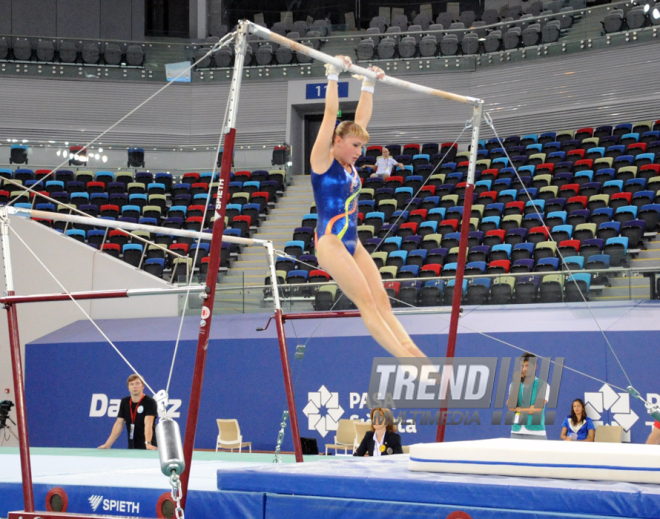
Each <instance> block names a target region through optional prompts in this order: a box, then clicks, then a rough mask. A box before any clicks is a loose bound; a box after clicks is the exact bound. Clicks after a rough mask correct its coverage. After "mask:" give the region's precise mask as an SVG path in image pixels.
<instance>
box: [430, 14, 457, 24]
mask: <svg viewBox="0 0 660 519" xmlns="http://www.w3.org/2000/svg"><path fill="white" fill-rule="evenodd" d="M435 23H439V24H440V25H442V26H443V27H449V26H450V25H451V24H452V23H454V15H452V14H451V13H447V12H445V13H440V14H439V15H438V17H437V18H436V20H435Z"/></svg>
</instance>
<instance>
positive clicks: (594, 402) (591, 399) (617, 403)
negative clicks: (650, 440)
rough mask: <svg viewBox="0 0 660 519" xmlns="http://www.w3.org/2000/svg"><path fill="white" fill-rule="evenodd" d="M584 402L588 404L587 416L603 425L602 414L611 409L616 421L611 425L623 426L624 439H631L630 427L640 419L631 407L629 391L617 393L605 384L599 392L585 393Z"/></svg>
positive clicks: (597, 423)
mask: <svg viewBox="0 0 660 519" xmlns="http://www.w3.org/2000/svg"><path fill="white" fill-rule="evenodd" d="M584 403H585V404H586V406H587V416H588V417H589V418H591V419H592V420H593V421H594V422H595V424H594V425H602V424H603V421H602V419H601V418H602V417H601V414H602V413H604V412H606V411H609V412H610V413H612V415H613V416H612V418H613V422H616V423H614V424H609V425H620V426H621V427H623V430H624V441H630V429H631V428H632V426H633V425H635V422H637V420H639V416H637V414H636V413H635V411H633V410H632V409H630V395H629V394H628V393H617V392H616V391H614V390H613V389H612V388H611V387H610V386H609V385H608V384H605V385H603V387H601V388H600V390H599V391H598V392H597V393H585V394H584ZM606 425H607V424H606Z"/></svg>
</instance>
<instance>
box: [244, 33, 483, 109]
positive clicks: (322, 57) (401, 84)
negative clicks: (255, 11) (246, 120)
mask: <svg viewBox="0 0 660 519" xmlns="http://www.w3.org/2000/svg"><path fill="white" fill-rule="evenodd" d="M241 23H242V24H247V30H248V32H251V33H252V34H255V35H256V36H259V37H261V38H263V39H264V40H270V41H274V42H275V43H278V44H279V45H284V46H285V47H288V48H289V49H291V50H293V51H295V52H299V53H300V54H305V55H306V56H309V57H310V58H313V59H315V60H318V61H322V62H323V63H330V64H332V65H335V66H336V67H339V68H341V69H344V66H345V64H344V62H343V61H342V60H340V59H339V58H335V57H334V56H330V55H329V54H325V53H323V52H320V51H318V50H315V49H313V48H311V47H307V46H306V45H303V44H302V43H298V42H296V41H293V40H290V39H289V38H285V37H284V36H282V35H280V34H277V33H274V32H272V31H270V30H268V29H266V28H265V27H261V26H260V25H256V24H255V23H252V22H250V21H249V20H243V21H242V22H241ZM346 70H347V71H348V72H351V73H353V74H359V75H361V76H365V77H368V78H371V79H376V80H378V81H381V82H382V83H385V84H387V85H391V86H395V87H398V88H405V89H407V90H412V91H413V92H419V93H421V94H427V95H432V96H435V97H441V98H443V99H448V100H450V101H457V102H459V103H465V104H469V105H474V106H477V105H478V104H479V103H480V102H482V101H481V99H477V98H476V97H468V96H461V95H458V94H452V93H451V92H445V91H443V90H438V89H435V88H430V87H425V86H422V85H418V84H416V83H411V82H410V81H404V80H403V79H397V78H394V77H391V76H384V77H383V78H382V79H379V78H378V77H377V76H376V73H375V72H372V71H371V70H368V69H366V68H364V67H360V66H358V65H354V64H353V65H351V66H350V67H348V68H347V69H346Z"/></svg>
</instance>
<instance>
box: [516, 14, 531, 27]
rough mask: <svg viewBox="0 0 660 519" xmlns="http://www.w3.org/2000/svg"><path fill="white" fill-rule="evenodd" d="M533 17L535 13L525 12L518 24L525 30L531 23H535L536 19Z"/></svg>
mask: <svg viewBox="0 0 660 519" xmlns="http://www.w3.org/2000/svg"><path fill="white" fill-rule="evenodd" d="M532 18H533V15H531V14H529V13H527V14H523V15H522V16H521V17H520V20H519V21H518V23H517V24H516V25H517V26H518V27H520V28H521V29H522V30H523V31H524V30H525V29H527V27H529V25H530V24H531V23H534V20H533V19H532Z"/></svg>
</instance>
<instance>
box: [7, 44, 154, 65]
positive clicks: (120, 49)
mask: <svg viewBox="0 0 660 519" xmlns="http://www.w3.org/2000/svg"><path fill="white" fill-rule="evenodd" d="M144 48H145V46H144V45H143V44H137V43H122V42H107V43H106V42H91V41H86V42H82V41H77V40H70V39H52V40H51V39H44V38H36V37H35V38H24V37H16V38H5V37H0V59H3V60H7V59H10V60H16V61H35V62H41V63H71V64H73V63H77V64H88V65H96V64H98V65H110V66H119V65H122V66H125V65H129V66H133V67H141V66H142V65H143V64H144V60H145V51H144Z"/></svg>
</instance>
